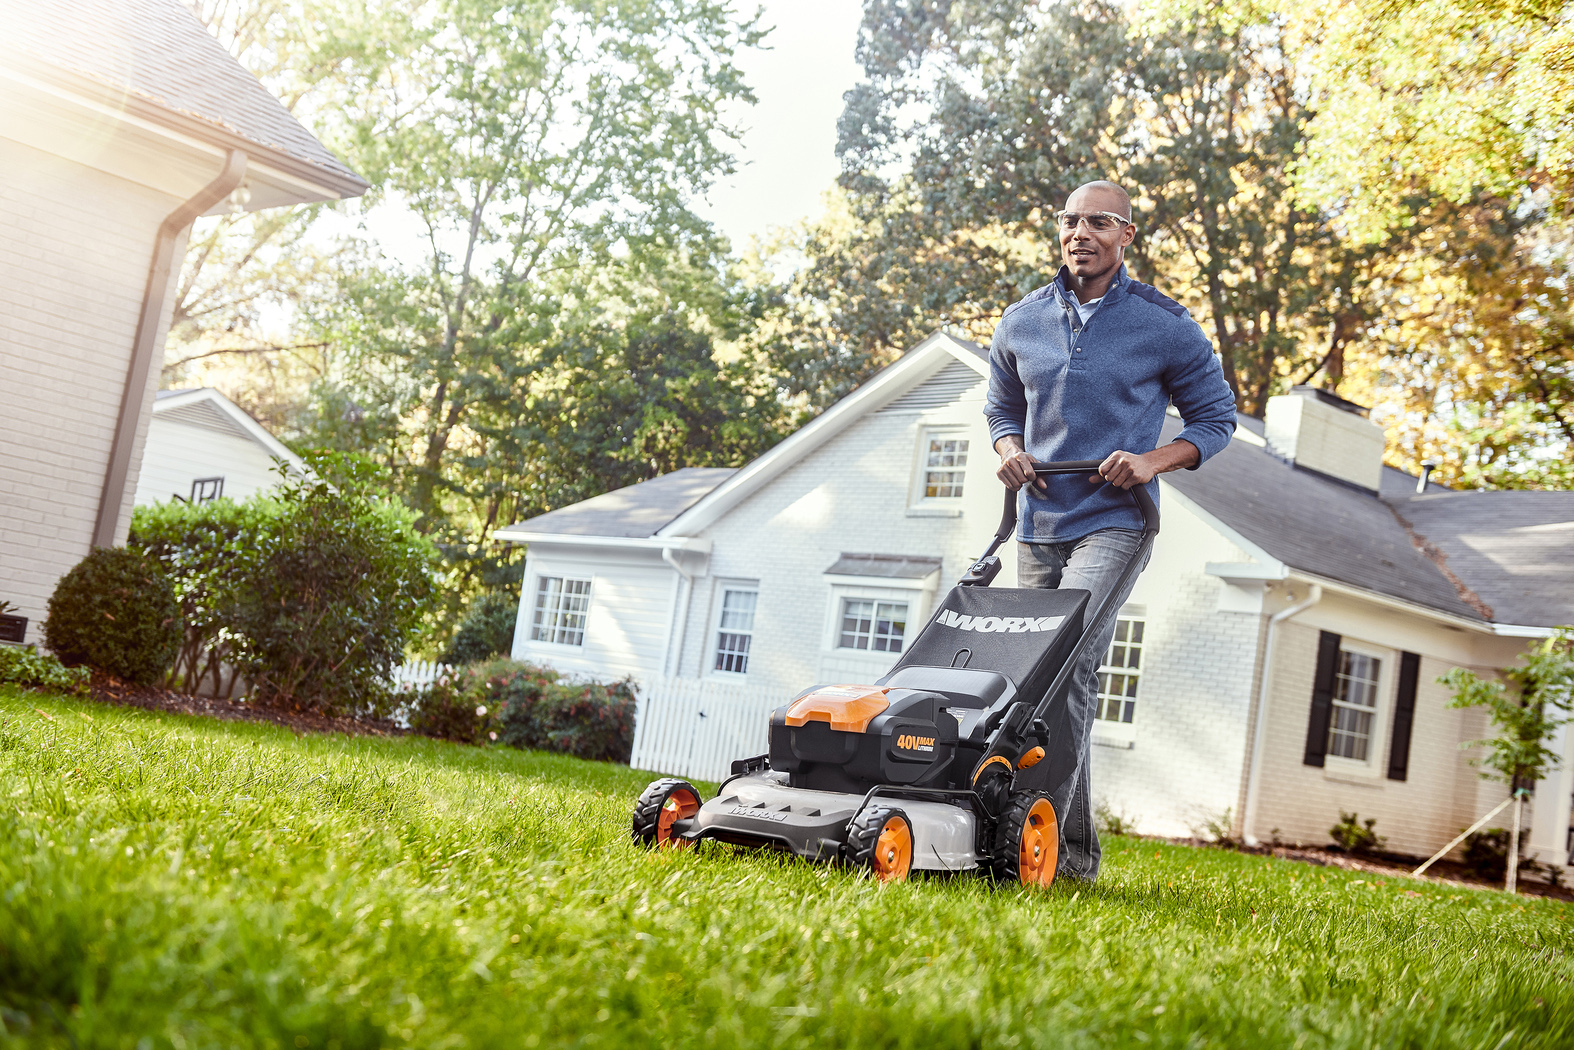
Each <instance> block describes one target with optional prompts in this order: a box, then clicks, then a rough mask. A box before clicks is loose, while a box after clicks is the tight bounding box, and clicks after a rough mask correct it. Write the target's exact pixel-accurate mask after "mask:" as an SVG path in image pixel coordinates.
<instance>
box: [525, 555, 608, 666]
mask: <svg viewBox="0 0 1574 1050" xmlns="http://www.w3.org/2000/svg"><path fill="white" fill-rule="evenodd" d="M548 580H557V581H559V583H560V584H563V585H566V584H568V583H583V584H584V585H585V591H584V599H585V608H584V610H583V611H582V612H581V613H580V614H579V615H581V616H582V617H583V619H582V621H581V622H580V625H579V641H577V642H559V641H554V640H553V639H552V638H550V637H546V638H541V637H537V635H536V632H537V631H538V630H544V631H546V632H548V633H549V634H551V633H556V631H557V628H556V627H555V626H552V627H548V626H547V624H546V623H545V622H543V623H541V624H538V623H537V622H536V615H537V613H539V612H541V611H542V610H541V606H540V602H541V599H542V597H543V596H544V592H543V590H542V587H541V585H542V584H543V583H545V582H547V581H548ZM530 585H531V599H530V634H529V644H531V645H545V646H550V647H552V648H553V649H558V650H569V651H574V652H584V650H585V641H586V639H587V637H588V635H589V634H590V610H591V602H592V600H593V599H594V598H595V594H596V578H595V577H594V576H571V575H569V574H568V573H566V572H562V573H561V574H558V573H552V572H537V573H535V574H534V575H533V576H532V577H531V579H530ZM559 594H560V595H561V594H562V588H561V587H560V589H559ZM559 611H561V603H560V605H559Z"/></svg>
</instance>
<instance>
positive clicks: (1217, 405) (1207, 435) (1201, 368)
mask: <svg viewBox="0 0 1574 1050" xmlns="http://www.w3.org/2000/svg"><path fill="white" fill-rule="evenodd" d="M1182 327H1183V328H1184V329H1185V335H1184V336H1183V338H1182V340H1181V346H1180V347H1178V348H1177V350H1176V352H1175V363H1174V365H1173V366H1172V367H1171V368H1170V370H1169V375H1168V377H1167V379H1168V385H1169V395H1170V401H1171V402H1172V403H1173V404H1174V405H1175V410H1176V411H1177V412H1179V413H1180V417H1181V423H1182V427H1181V432H1180V433H1179V434H1176V435H1175V437H1176V439H1177V440H1179V441H1187V442H1190V443H1191V444H1192V445H1194V446H1196V448H1197V451H1198V452H1200V453H1201V454H1202V456H1201V458H1200V459H1199V460H1198V461H1197V466H1196V467H1188V468H1187V469H1188V470H1196V469H1197V467H1200V466H1202V465H1203V464H1204V463H1206V462H1208V459H1209V458H1210V457H1211V456H1213V455H1214V454H1215V453H1218V452H1220V451H1222V450H1223V449H1224V447H1225V446H1226V445H1228V444H1229V443H1230V436H1231V435H1233V434H1234V433H1235V395H1234V394H1233V393H1232V392H1231V390H1230V384H1229V383H1227V382H1225V380H1224V369H1223V367H1222V366H1220V364H1219V359H1218V358H1217V357H1215V356H1213V344H1212V343H1210V342H1208V337H1207V336H1205V335H1203V333H1202V329H1201V328H1199V327H1198V326H1197V322H1196V321H1194V320H1192V319H1191V318H1190V317H1187V318H1186V320H1185V321H1184V322H1183V325H1182Z"/></svg>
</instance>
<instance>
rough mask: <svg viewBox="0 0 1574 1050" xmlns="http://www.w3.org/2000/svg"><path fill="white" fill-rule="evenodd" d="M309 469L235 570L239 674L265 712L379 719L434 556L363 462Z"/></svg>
mask: <svg viewBox="0 0 1574 1050" xmlns="http://www.w3.org/2000/svg"><path fill="white" fill-rule="evenodd" d="M306 459H307V462H308V465H309V466H310V468H311V471H312V473H311V474H309V475H307V476H299V475H297V476H291V477H287V478H286V479H285V480H284V482H283V483H282V484H281V485H280V486H279V487H278V489H277V490H276V492H275V495H274V500H275V502H276V503H277V504H278V506H279V512H278V513H277V514H276V515H273V516H271V517H268V518H265V519H262V520H259V521H258V522H257V523H256V524H257V531H256V534H255V535H254V536H253V537H251V538H250V539H249V542H247V543H246V544H244V551H243V553H242V556H241V558H240V562H239V564H237V565H236V567H235V580H236V583H235V589H234V604H233V612H232V617H233V619H232V629H233V631H234V633H235V636H236V650H237V651H236V664H237V666H238V668H239V670H240V673H241V674H242V675H244V676H245V678H246V679H247V681H249V682H250V683H251V685H252V689H253V692H254V695H255V696H256V698H257V699H259V700H261V701H262V702H264V703H278V704H287V705H291V706H296V707H307V708H312V709H316V710H321V711H325V712H328V713H332V714H350V713H357V712H361V711H377V710H381V709H383V708H384V707H385V706H386V704H387V702H388V700H389V699H390V698H389V694H388V689H387V684H386V683H387V680H388V678H389V676H390V674H391V673H392V671H393V668H394V667H395V666H396V665H397V664H398V663H399V662H400V661H401V660H402V659H403V657H404V650H405V646H406V645H407V644H408V643H409V642H410V641H411V639H412V638H413V637H414V635H415V633H416V632H417V631H418V630H419V628H420V625H421V616H422V612H423V610H424V607H425V604H426V602H427V601H428V599H429V598H430V597H431V595H432V591H433V569H434V565H435V562H436V559H437V549H436V548H435V547H434V546H433V545H432V543H431V541H430V540H428V539H426V538H425V537H424V536H421V535H420V534H419V533H417V532H416V531H415V528H414V525H413V515H412V514H411V512H410V511H409V510H407V509H406V508H405V507H404V505H403V504H401V503H400V502H399V501H398V500H397V499H395V498H393V497H391V496H389V495H387V494H386V493H384V492H382V491H380V490H379V488H378V487H377V484H376V474H375V471H374V469H373V468H372V466H371V465H370V464H369V463H367V462H366V461H365V460H362V459H359V458H357V457H352V456H348V455H345V454H339V453H316V454H310V455H308V456H307V457H306Z"/></svg>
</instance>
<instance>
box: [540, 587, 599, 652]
mask: <svg viewBox="0 0 1574 1050" xmlns="http://www.w3.org/2000/svg"><path fill="white" fill-rule="evenodd" d="M589 611H590V581H589V580H571V579H565V578H564V577H562V576H541V577H538V578H537V579H536V607H535V614H534V616H533V617H532V619H531V621H530V640H531V641H532V642H551V643H553V644H555V645H584V644H585V614H586V613H587V612H589Z"/></svg>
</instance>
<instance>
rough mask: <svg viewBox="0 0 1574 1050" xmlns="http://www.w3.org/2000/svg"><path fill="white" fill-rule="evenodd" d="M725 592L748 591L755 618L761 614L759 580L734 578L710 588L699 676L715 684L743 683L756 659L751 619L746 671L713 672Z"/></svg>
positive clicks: (717, 582) (753, 627)
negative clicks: (712, 679) (708, 609)
mask: <svg viewBox="0 0 1574 1050" xmlns="http://www.w3.org/2000/svg"><path fill="white" fill-rule="evenodd" d="M728 591H740V592H747V593H751V594H753V595H754V615H755V616H758V615H759V612H760V581H759V580H745V579H736V578H731V577H729V578H727V579H719V580H717V581H716V583H715V585H714V586H712V587H711V598H710V615H709V616H708V617H707V619H706V621H705V649H704V656H703V659H704V661H705V662H704V664H703V665H701V667H700V677H702V678H714V679H716V680H717V681H718V682H746V681H748V678H749V672H748V670H747V667H748V664H750V663H752V662H753V660H754V657H755V655H756V654H755V650H754V638H755V635H756V634H757V630H756V627H755V626H754V621H753V620H752V619H751V620H750V627H749V653H748V655H747V656H746V657H744V666H745V669H744V670H742V671H719V670H717V669H716V643H717V641H718V640H719V639H718V638H717V635H719V634H720V633H721V613H722V607H723V606H724V605H725V604H726V600H727V592H728Z"/></svg>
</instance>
